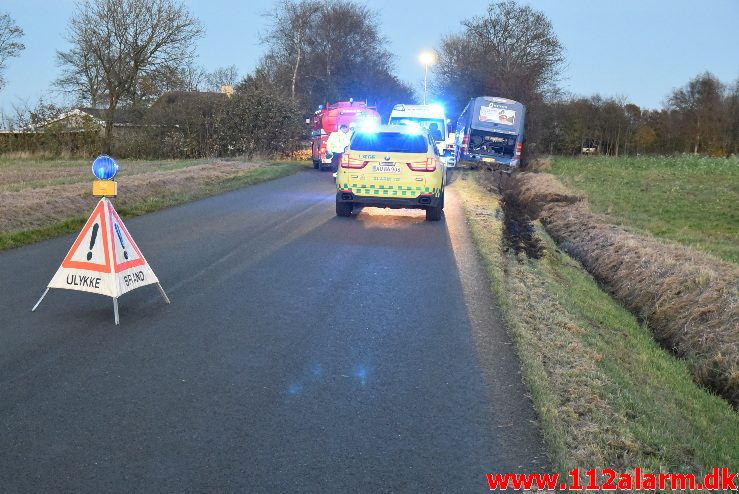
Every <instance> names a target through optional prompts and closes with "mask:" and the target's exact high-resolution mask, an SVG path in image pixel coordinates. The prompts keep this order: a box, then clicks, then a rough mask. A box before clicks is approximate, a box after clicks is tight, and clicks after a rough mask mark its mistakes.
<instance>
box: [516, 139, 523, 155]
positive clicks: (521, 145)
mask: <svg viewBox="0 0 739 494" xmlns="http://www.w3.org/2000/svg"><path fill="white" fill-rule="evenodd" d="M522 149H523V143H522V142H517V143H516V158H520V157H521V150H522Z"/></svg>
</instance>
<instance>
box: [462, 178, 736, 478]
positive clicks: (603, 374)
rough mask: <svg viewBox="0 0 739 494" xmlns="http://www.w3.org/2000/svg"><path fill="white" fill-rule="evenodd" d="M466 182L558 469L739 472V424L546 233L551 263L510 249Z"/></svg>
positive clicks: (477, 187) (481, 190)
mask: <svg viewBox="0 0 739 494" xmlns="http://www.w3.org/2000/svg"><path fill="white" fill-rule="evenodd" d="M480 175H481V174H479V173H478V174H473V173H467V174H464V175H461V176H460V177H459V178H458V179H457V180H455V182H454V183H453V185H452V187H453V188H455V189H456V190H458V191H459V192H460V195H461V196H462V200H463V204H464V209H465V214H466V216H467V219H468V221H469V224H470V227H471V229H472V234H473V238H474V240H475V244H476V245H477V248H478V250H479V252H480V254H481V256H482V258H483V261H484V263H485V265H486V268H487V272H488V276H489V278H490V280H491V286H492V288H493V291H494V292H495V294H496V296H497V298H498V303H499V304H500V307H501V309H502V313H503V316H504V318H505V322H506V326H507V328H508V330H509V332H510V333H511V334H512V336H513V338H514V341H515V344H516V349H517V352H518V355H519V357H520V359H521V361H522V368H523V375H524V380H525V382H526V385H527V387H528V390H529V393H530V395H531V398H532V401H533V403H534V407H535V408H536V410H537V412H538V416H539V424H540V426H541V429H542V432H543V434H544V438H545V442H546V445H547V450H548V452H549V457H550V460H551V463H552V466H553V467H554V469H556V470H557V471H559V472H562V473H564V472H567V471H568V470H570V469H571V468H574V467H580V468H581V469H587V468H603V467H609V468H614V469H615V470H617V471H621V472H624V471H629V470H633V469H634V468H635V467H641V468H642V469H644V471H648V472H653V473H654V472H690V473H694V474H696V475H699V476H700V475H703V474H704V473H707V472H709V471H710V469H711V468H713V467H717V466H720V467H728V468H729V469H731V470H732V471H736V469H737V468H739V442H737V441H736V437H737V431H738V430H739V415H737V413H736V411H735V410H733V409H732V408H731V405H729V403H728V402H726V401H725V400H723V399H721V398H719V397H717V396H715V395H713V394H711V393H710V392H708V391H706V390H705V389H703V388H701V387H699V386H697V385H695V384H694V382H693V378H692V376H691V374H690V372H689V370H688V368H687V366H686V364H685V362H684V361H682V360H680V359H678V358H676V357H674V356H673V355H671V354H670V353H669V352H668V351H667V350H665V349H663V348H661V347H660V346H659V344H658V343H657V342H656V341H655V340H654V338H653V337H652V333H651V332H650V330H649V328H647V327H646V326H644V325H642V324H640V323H639V322H638V320H637V319H636V318H635V317H634V316H633V315H632V314H630V313H629V312H628V311H627V310H626V309H625V308H624V307H623V306H622V305H621V304H619V303H617V302H615V301H614V300H613V299H612V298H611V297H609V296H608V294H606V293H605V292H603V291H602V290H601V289H600V288H599V287H598V284H597V283H596V282H595V281H594V279H593V278H592V277H591V276H590V275H589V274H588V273H587V272H586V271H585V270H584V269H583V267H582V266H581V265H580V263H579V262H577V261H575V260H573V259H571V258H570V257H569V256H567V254H565V253H563V252H562V251H560V250H559V248H558V247H557V246H556V245H555V244H554V242H553V241H552V239H551V238H550V237H549V236H548V235H547V233H546V232H545V231H544V229H543V228H542V227H541V225H540V224H538V223H536V236H537V237H538V238H539V239H541V241H542V242H543V245H544V252H545V254H544V256H543V257H542V258H541V259H530V258H528V257H526V256H525V255H523V254H522V253H519V254H515V253H514V252H513V249H508V248H504V247H505V240H504V236H503V224H502V214H500V208H501V206H500V203H499V199H498V198H497V197H496V196H495V195H494V194H491V193H489V192H488V191H487V189H486V187H485V186H484V185H485V184H483V185H481V184H480V183H478V182H477V178H478V177H479V176H480Z"/></svg>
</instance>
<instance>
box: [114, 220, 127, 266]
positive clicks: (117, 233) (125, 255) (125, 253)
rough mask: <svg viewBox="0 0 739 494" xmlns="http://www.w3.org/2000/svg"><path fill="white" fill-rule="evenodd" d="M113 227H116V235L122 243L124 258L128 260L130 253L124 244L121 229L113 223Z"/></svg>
mask: <svg viewBox="0 0 739 494" xmlns="http://www.w3.org/2000/svg"><path fill="white" fill-rule="evenodd" d="M113 226H114V227H115V233H116V235H118V240H119V241H120V242H121V247H123V257H124V258H125V259H128V252H126V244H124V243H123V235H121V229H120V228H118V223H113Z"/></svg>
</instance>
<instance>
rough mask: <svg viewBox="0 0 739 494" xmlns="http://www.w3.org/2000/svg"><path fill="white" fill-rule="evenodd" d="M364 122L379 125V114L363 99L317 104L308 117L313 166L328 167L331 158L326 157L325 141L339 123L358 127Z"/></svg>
mask: <svg viewBox="0 0 739 494" xmlns="http://www.w3.org/2000/svg"><path fill="white" fill-rule="evenodd" d="M366 124H374V125H379V124H380V114H379V113H377V111H376V110H375V107H373V106H367V104H366V103H365V102H364V101H353V100H349V101H339V102H338V103H334V104H333V105H327V106H326V107H325V108H324V107H322V106H319V107H318V110H317V111H316V112H315V113H314V114H313V116H312V117H311V118H310V131H311V132H310V135H311V144H312V152H313V167H314V168H324V167H325V168H328V167H330V165H331V159H330V158H326V141H327V140H328V136H329V134H331V132H336V131H337V130H339V126H340V125H348V126H350V127H355V128H359V127H361V126H363V125H366Z"/></svg>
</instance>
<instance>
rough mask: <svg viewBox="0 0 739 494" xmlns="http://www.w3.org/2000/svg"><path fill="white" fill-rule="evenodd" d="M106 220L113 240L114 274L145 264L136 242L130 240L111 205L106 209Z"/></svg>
mask: <svg viewBox="0 0 739 494" xmlns="http://www.w3.org/2000/svg"><path fill="white" fill-rule="evenodd" d="M108 219H109V221H110V228H111V231H110V237H111V238H113V262H114V269H115V272H116V273H120V272H121V271H124V270H126V269H129V268H133V267H136V266H143V265H144V264H146V260H145V259H144V256H142V255H141V251H140V250H139V248H138V246H137V245H136V242H134V241H133V239H132V238H131V234H130V233H128V230H127V229H126V226H125V225H124V224H123V222H122V221H121V218H120V217H119V216H118V213H117V212H116V210H115V209H113V205H112V204H111V205H110V207H109V208H108Z"/></svg>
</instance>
